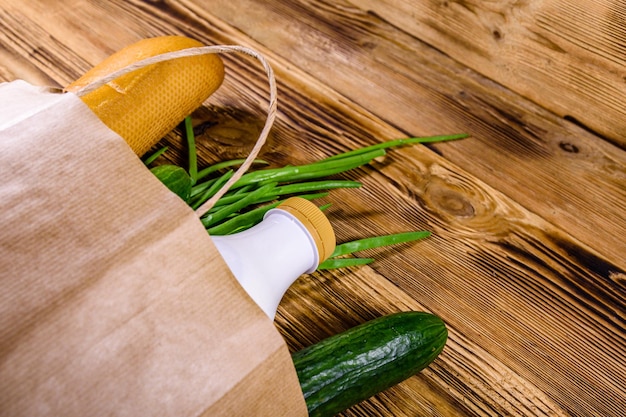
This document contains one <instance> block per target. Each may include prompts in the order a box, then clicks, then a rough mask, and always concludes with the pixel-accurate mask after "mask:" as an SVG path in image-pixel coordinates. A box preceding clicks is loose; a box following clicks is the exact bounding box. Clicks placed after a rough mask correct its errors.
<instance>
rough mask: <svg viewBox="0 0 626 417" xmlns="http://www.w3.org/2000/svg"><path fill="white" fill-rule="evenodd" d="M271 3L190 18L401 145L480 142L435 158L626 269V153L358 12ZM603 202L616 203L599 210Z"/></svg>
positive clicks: (228, 6)
mask: <svg viewBox="0 0 626 417" xmlns="http://www.w3.org/2000/svg"><path fill="white" fill-rule="evenodd" d="M274 3H275V4H274V6H273V7H272V8H269V10H267V8H266V7H264V6H263V5H261V4H259V3H257V2H255V1H252V0H242V1H241V2H238V4H237V5H235V4H234V3H233V2H229V1H222V0H215V1H212V2H211V7H210V8H209V7H208V3H204V4H205V7H204V8H200V7H195V8H193V7H192V8H191V11H193V12H194V13H197V14H199V15H200V16H206V19H211V17H210V15H209V14H208V13H207V12H206V11H205V10H211V13H212V14H216V15H219V17H220V18H222V19H224V20H225V21H226V22H227V23H228V24H229V25H232V26H235V27H237V28H242V30H245V31H247V33H248V34H249V36H251V37H253V38H255V39H256V40H258V41H259V42H261V43H262V44H263V46H264V47H266V48H268V49H269V50H271V51H272V53H273V54H277V55H280V57H282V58H283V59H284V60H286V61H287V62H289V63H291V64H294V65H298V66H300V67H301V68H303V69H304V70H305V71H307V72H308V73H310V74H311V75H313V76H314V77H315V78H318V79H321V80H324V83H325V84H327V85H329V86H331V87H332V88H333V89H336V90H337V91H338V92H340V93H341V94H342V95H345V96H347V97H348V98H349V99H351V100H353V101H355V102H356V103H358V104H360V105H361V106H363V107H364V108H367V109H368V110H369V111H372V112H373V113H375V114H376V115H377V116H379V117H381V118H383V119H384V120H392V121H393V124H394V126H396V127H398V128H399V129H400V130H401V131H402V133H400V135H403V136H406V135H409V136H410V135H425V134H439V133H441V132H468V133H470V134H471V135H472V137H473V138H472V140H468V141H461V142H458V143H455V144H453V145H452V146H448V145H446V146H444V147H440V146H436V147H435V148H437V149H438V151H439V152H442V153H444V155H445V157H446V158H447V159H449V160H451V161H453V162H454V163H455V164H457V165H458V166H460V167H462V168H463V169H465V170H467V171H468V172H471V173H472V174H473V175H475V176H477V177H478V178H480V179H481V180H483V181H485V182H487V183H488V184H490V185H491V186H493V187H494V188H496V189H498V190H500V191H503V192H505V193H506V194H507V195H509V196H510V197H511V198H514V199H516V200H517V201H518V202H520V203H521V204H523V205H524V206H525V207H527V208H528V209H529V210H532V211H533V212H535V213H538V214H540V215H541V216H543V217H544V218H546V219H547V220H549V221H550V222H553V223H555V224H557V225H559V226H560V227H563V228H566V229H567V230H568V231H569V232H570V233H572V234H573V235H574V236H576V237H577V238H579V239H581V240H585V237H586V236H588V235H589V234H590V233H601V234H603V235H604V238H603V239H601V240H593V241H590V242H589V244H591V245H596V244H597V245H602V247H600V246H598V247H596V249H597V250H599V251H601V252H602V253H605V254H607V255H608V256H610V257H611V259H612V260H613V261H616V262H617V261H619V260H621V259H624V257H625V256H626V249H625V248H624V246H625V245H624V244H623V238H622V236H623V235H624V234H626V222H625V221H624V214H623V213H624V212H626V186H624V184H626V153H624V151H622V150H620V149H619V148H616V147H615V146H612V145H611V144H609V143H607V142H605V141H604V140H602V139H601V138H599V137H597V136H595V135H593V134H590V133H589V132H587V131H585V130H584V129H582V128H580V127H579V126H577V125H575V124H573V123H571V122H568V121H566V120H563V119H562V118H560V117H557V116H555V115H554V114H552V113H549V112H547V111H545V110H544V109H542V108H541V107H539V106H537V105H535V104H533V103H532V102H530V101H528V100H524V99H523V98H521V97H520V96H519V95H517V94H515V93H514V92H512V91H510V90H506V89H502V88H500V86H498V85H496V84H494V83H493V82H492V81H491V80H487V79H485V78H483V77H481V76H479V75H478V74H476V73H474V72H473V71H468V70H467V68H465V67H463V66H462V65H459V64H458V63H456V62H455V61H453V60H451V59H449V58H448V57H445V56H443V55H442V54H441V53H440V52H438V51H435V50H433V49H432V48H430V47H428V46H427V45H424V44H423V43H422V42H419V41H418V40H416V39H414V38H411V37H409V36H407V35H406V34H405V33H403V32H401V31H399V30H397V29H396V28H394V27H392V26H390V25H388V24H386V23H385V22H383V21H381V20H380V19H377V18H376V17H373V16H371V15H368V14H364V13H363V12H361V11H360V10H359V9H357V8H354V7H352V8H350V7H349V6H350V3H347V2H339V3H337V2H334V3H333V4H332V5H329V4H325V3H321V4H320V3H319V2H306V1H303V2H298V3H295V2H274ZM244 4H245V7H243V5H244ZM239 6H242V8H243V9H241V8H240V7H239ZM190 7H191V6H190ZM252 22H253V23H252ZM270 26H271V27H270ZM277 28H278V29H277ZM373 140H374V141H379V140H381V138H374V139H373ZM363 141H364V142H366V141H367V139H364V140H363ZM548 160H549V161H550V162H549V163H547V162H546V161H548ZM581 189H582V190H585V193H581V192H580V191H579V190H581ZM596 190H598V193H596ZM607 193H609V194H611V196H610V197H608V199H609V200H610V201H612V202H613V203H612V204H608V205H607V204H602V200H603V198H607ZM581 212H584V213H588V216H585V217H581V216H580V213H581ZM605 238H606V239H605Z"/></svg>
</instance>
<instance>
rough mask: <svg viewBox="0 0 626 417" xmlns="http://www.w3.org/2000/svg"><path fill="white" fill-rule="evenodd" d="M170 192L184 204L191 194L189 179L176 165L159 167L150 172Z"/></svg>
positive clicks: (185, 172)
mask: <svg viewBox="0 0 626 417" xmlns="http://www.w3.org/2000/svg"><path fill="white" fill-rule="evenodd" d="M150 172H152V173H153V174H154V175H155V176H156V177H157V178H158V179H159V180H160V181H161V182H162V183H163V184H165V186H166V187H167V188H169V190H170V191H172V192H173V193H175V194H176V195H177V196H179V197H180V198H181V199H183V200H184V201H185V202H186V201H187V200H188V199H189V195H190V194H191V182H192V181H191V177H189V174H187V171H185V170H184V169H183V168H181V167H178V166H176V165H159V166H156V167H154V168H152V169H151V170H150Z"/></svg>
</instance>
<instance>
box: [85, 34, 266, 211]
mask: <svg viewBox="0 0 626 417" xmlns="http://www.w3.org/2000/svg"><path fill="white" fill-rule="evenodd" d="M225 53H243V54H246V55H250V56H252V57H253V58H256V59H257V60H258V61H259V62H260V63H261V64H262V65H263V68H264V69H265V73H266V75H267V78H268V80H269V90H270V97H269V106H268V110H267V119H266V121H265V125H264V126H263V130H261V133H260V134H259V138H258V139H257V141H256V143H255V144H254V147H253V148H252V150H251V151H250V153H249V154H248V156H247V157H246V159H245V160H244V162H243V163H242V164H241V166H240V167H239V168H238V169H237V171H235V173H234V174H233V176H232V177H231V178H230V179H229V180H228V181H227V182H226V183H225V184H224V185H223V186H222V188H220V189H219V191H217V193H215V195H214V196H213V197H211V198H210V199H209V200H207V201H206V202H205V203H204V204H202V205H201V206H200V207H198V208H197V209H196V215H197V216H198V217H202V216H203V215H204V214H205V213H206V212H207V211H209V210H210V209H211V208H212V207H213V206H214V205H215V203H216V202H217V201H218V200H219V199H220V198H221V197H222V196H223V195H224V194H225V193H226V192H227V191H228V190H229V189H230V187H232V186H233V184H235V182H237V181H238V180H239V179H240V178H241V177H242V176H243V174H245V173H246V171H247V170H248V169H249V168H250V166H251V165H252V163H253V162H254V160H255V159H256V157H257V156H258V154H259V152H260V151H261V148H262V147H263V145H264V144H265V142H266V140H267V137H268V135H269V132H270V130H271V128H272V125H273V124H274V119H275V118H276V108H277V101H278V99H277V93H276V79H275V77H274V71H273V70H272V67H271V66H270V65H269V63H268V62H267V60H266V59H265V57H264V56H263V55H261V54H260V53H259V52H257V51H255V50H254V49H250V48H247V47H245V46H239V45H215V46H200V47H195V48H187V49H181V50H178V51H173V52H166V53H163V54H159V55H155V56H153V57H150V58H146V59H142V60H140V61H137V62H134V63H132V64H130V65H128V66H126V67H124V68H122V69H119V70H117V71H114V72H112V73H111V74H109V75H107V76H105V77H102V78H100V79H98V80H96V81H93V82H91V83H89V84H87V85H86V86H84V87H82V88H81V89H79V90H77V91H75V92H74V94H76V95H77V96H79V97H80V96H84V95H86V94H89V93H91V92H93V91H94V90H96V89H98V88H100V87H102V86H103V85H105V84H107V83H109V82H111V81H113V80H115V79H116V78H118V77H121V76H123V75H126V74H128V73H130V72H133V71H135V70H138V69H141V68H144V67H146V66H148V65H152V64H157V63H159V62H164V61H169V60H172V59H176V58H184V57H190V56H198V55H206V54H225Z"/></svg>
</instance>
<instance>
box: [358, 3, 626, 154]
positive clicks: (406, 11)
mask: <svg viewBox="0 0 626 417" xmlns="http://www.w3.org/2000/svg"><path fill="white" fill-rule="evenodd" d="M355 4H358V6H359V7H360V8H363V9H364V10H368V11H372V12H374V13H376V14H378V15H380V16H382V17H383V18H384V19H386V20H388V21H389V22H391V23H393V24H394V25H396V26H398V27H400V28H402V30H405V31H407V32H409V33H411V34H413V35H415V36H417V37H418V38H420V39H422V40H423V41H424V42H427V43H429V44H431V45H433V46H434V47H436V48H437V49H439V50H441V51H443V52H445V53H446V54H448V55H450V56H451V57H452V58H454V59H455V60H457V61H459V62H461V63H462V64H464V65H467V66H468V67H469V68H472V69H473V70H475V71H477V72H479V73H481V74H483V75H486V76H487V77H489V78H490V79H493V80H494V81H496V82H499V83H501V84H502V85H504V86H505V87H507V88H510V89H512V90H513V91H515V92H517V93H519V94H521V95H523V96H524V97H528V98H530V99H531V100H533V101H534V102H537V103H539V104H540V105H541V106H543V107H545V108H547V109H548V110H550V111H552V112H554V113H556V114H558V115H559V116H562V117H568V118H571V119H573V120H576V121H578V122H579V123H581V124H582V125H584V126H586V127H588V128H589V129H591V130H593V131H595V132H598V133H599V134H600V135H603V136H605V137H607V138H608V139H609V140H610V141H612V142H613V143H615V144H618V145H619V146H621V147H622V148H624V147H625V146H626V107H625V106H624V103H625V102H626V4H625V3H624V2H622V1H614V0H602V1H594V2H588V1H585V0H574V1H571V0H552V1H533V0H529V1H504V2H481V1H471V0H470V1H465V0H461V1H455V0H451V1H447V0H444V1H441V0H431V1H397V0H388V1H367V0H366V1H361V2H357V3H355Z"/></svg>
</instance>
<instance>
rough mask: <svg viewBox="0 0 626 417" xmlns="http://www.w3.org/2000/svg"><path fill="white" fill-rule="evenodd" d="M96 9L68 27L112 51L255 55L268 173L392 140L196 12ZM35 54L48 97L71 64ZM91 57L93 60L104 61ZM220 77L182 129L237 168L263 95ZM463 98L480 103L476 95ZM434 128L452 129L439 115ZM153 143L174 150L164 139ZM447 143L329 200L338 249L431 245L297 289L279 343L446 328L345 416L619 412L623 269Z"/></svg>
mask: <svg viewBox="0 0 626 417" xmlns="http://www.w3.org/2000/svg"><path fill="white" fill-rule="evenodd" d="M109 4H111V5H112V6H111V7H112V8H116V7H117V8H118V9H116V10H113V9H112V10H111V11H110V15H107V14H101V12H99V11H97V10H98V9H89V6H88V5H87V6H85V8H84V9H79V10H80V12H77V13H79V14H81V13H92V15H91V16H90V21H98V22H100V23H99V24H101V25H103V26H106V27H107V28H108V30H109V31H110V32H111V33H115V32H116V30H117V29H116V28H117V27H120V28H121V27H135V28H136V29H135V30H137V32H136V34H131V35H129V36H128V37H124V36H123V35H121V36H120V39H117V38H116V39H117V40H115V41H112V42H120V43H124V42H126V41H127V40H129V39H131V38H133V37H141V36H142V35H141V33H143V32H144V31H147V32H150V31H154V32H157V33H158V32H159V30H163V31H169V30H172V28H174V29H173V30H174V31H176V32H183V33H190V34H193V35H197V37H198V38H200V39H201V40H203V41H205V42H207V43H240V44H247V45H251V46H254V47H257V48H258V49H260V50H261V51H262V52H263V53H265V54H267V55H268V57H270V58H271V60H272V62H273V63H274V65H275V69H276V71H277V76H278V79H279V82H280V97H281V104H280V109H281V113H280V116H279V121H278V124H277V126H276V129H275V131H274V134H273V136H272V138H271V140H270V143H269V145H268V148H267V149H266V150H265V151H264V155H263V156H264V157H265V158H267V159H269V160H270V161H272V162H273V163H275V164H285V163H298V162H304V161H311V160H314V159H317V158H318V157H321V156H323V155H328V154H330V153H333V152H336V151H339V150H345V149H348V148H351V147H354V146H357V145H362V144H365V143H373V142H377V141H380V140H382V139H389V138H393V137H397V136H398V135H401V134H403V132H401V131H400V130H398V129H396V128H394V127H393V126H392V124H390V123H386V122H385V121H384V120H383V119H381V118H379V117H377V116H376V115H375V114H373V113H371V112H369V111H368V110H367V109H366V108H364V107H361V106H359V105H358V104H355V103H354V102H353V101H352V100H350V99H349V98H346V97H345V96H344V95H341V94H338V93H337V91H335V89H333V88H329V87H328V86H326V85H324V83H322V82H320V81H319V79H317V78H312V77H310V76H309V75H307V74H306V73H305V72H303V71H302V70H301V69H299V68H297V67H296V66H295V64H294V62H293V60H291V59H289V58H291V56H289V54H286V53H285V51H282V50H280V51H278V52H276V51H273V50H272V49H271V48H269V49H268V48H267V47H265V46H263V45H261V44H259V43H257V42H256V41H255V40H253V39H251V38H248V37H246V36H244V35H242V33H241V31H240V30H238V29H236V28H233V27H231V26H229V25H227V24H224V23H223V22H222V21H220V20H219V19H216V18H215V17H214V16H213V15H211V14H209V13H206V12H203V13H200V12H199V11H198V10H195V16H194V13H191V12H190V11H189V10H186V9H185V8H184V7H179V5H178V6H177V7H176V8H174V9H172V10H168V9H167V7H168V6H166V5H164V4H163V3H160V4H159V5H158V6H151V5H144V4H138V5H137V6H133V5H132V4H130V5H129V3H126V2H109ZM19 5H20V7H22V9H21V10H22V12H23V13H27V12H28V10H27V9H25V8H24V7H25V6H24V5H22V4H19ZM266 5H267V7H268V10H271V9H272V8H273V7H276V4H275V3H274V2H272V3H267V4H266ZM2 7H4V5H2ZM158 7H161V8H162V9H160V10H159V9H158ZM127 8H130V9H127ZM90 10H92V11H90ZM131 11H132V13H131ZM23 17H24V18H27V20H29V19H31V17H30V16H28V17H27V15H26V14H25V15H23ZM73 18H75V16H73V15H72V12H71V11H69V12H65V15H64V17H63V18H62V19H59V20H58V21H54V22H43V21H39V22H38V23H37V24H38V25H41V27H42V28H45V32H46V33H56V34H61V33H63V32H64V30H63V29H62V27H63V26H64V25H66V24H69V23H68V22H65V21H64V19H68V20H72V19H73ZM32 19H39V17H37V16H35V17H32ZM269 19H270V21H271V20H272V19H271V17H270V18H269ZM42 20H45V19H42ZM275 23H276V22H274V24H275ZM121 33H122V34H123V33H124V31H121ZM23 36H25V37H28V34H27V33H26V34H24V35H23ZM63 36H68V35H67V34H65V35H63ZM76 38H78V39H79V41H76ZM81 39H82V37H81V36H77V35H76V34H74V35H73V38H72V41H71V42H74V45H73V46H72V48H71V49H72V52H71V54H77V55H79V56H81V57H83V56H85V55H83V51H84V53H85V54H86V53H87V52H86V51H87V50H89V49H91V48H94V45H93V44H91V42H92V41H93V40H91V39H90V40H85V39H83V40H81ZM342 39H343V38H342ZM38 42H39V41H38V40H37V39H35V38H29V42H28V45H30V47H29V48H20V47H19V46H15V48H14V49H12V50H11V55H13V54H18V55H21V56H22V57H23V59H25V60H27V58H28V56H29V53H30V51H31V50H32V47H33V46H36V45H37V44H38ZM68 42H70V41H68ZM60 43H61V44H63V45H65V43H64V41H60ZM12 45H15V44H12ZM113 48H115V47H113ZM96 49H97V48H96ZM47 52H48V53H47V54H46V56H49V57H50V58H48V59H49V61H50V62H54V61H57V60H58V61H65V62H67V67H68V68H67V69H66V70H63V71H67V73H65V74H64V75H60V76H56V77H57V78H56V79H58V80H60V81H59V83H62V81H63V79H65V78H67V79H72V77H73V76H74V74H73V72H79V69H80V67H81V66H83V65H84V63H85V61H86V60H85V59H84V58H83V59H81V60H78V61H76V62H75V61H72V60H71V54H70V52H69V51H68V48H58V49H51V50H49V51H47ZM91 53H93V54H95V55H97V54H102V55H103V56H106V54H107V53H106V52H105V51H104V50H103V49H97V52H96V53H94V52H91ZM283 55H284V56H283ZM96 62H97V60H96ZM334 62H336V61H333V63H334ZM94 63H95V62H94ZM305 64H306V62H305ZM309 64H310V66H309V67H307V66H306V65H300V66H301V67H302V68H304V69H305V70H310V68H311V67H314V65H313V64H315V63H311V62H309ZM315 65H319V64H315ZM228 68H229V76H228V80H227V82H226V84H225V85H224V86H223V90H222V91H220V93H219V94H217V95H216V96H215V97H214V98H212V100H211V103H212V104H213V106H214V107H212V108H211V110H212V111H205V112H199V113H198V114H197V115H196V117H197V120H196V122H197V123H204V124H205V126H206V129H204V133H203V134H202V135H200V138H199V140H200V143H201V146H202V157H203V159H206V160H210V159H214V158H221V157H223V156H226V157H232V156H235V155H237V154H244V153H245V152H246V150H247V149H248V146H247V145H249V144H250V142H251V141H252V140H253V139H254V133H255V131H256V130H258V129H257V127H258V123H259V120H262V118H263V108H262V104H264V103H265V99H266V92H265V80H264V79H263V77H262V76H260V71H259V69H258V68H257V67H256V66H255V65H254V63H250V62H249V61H246V60H243V59H242V60H240V59H229V60H228ZM48 71H52V69H49V70H48ZM461 72H462V71H461ZM377 74H378V73H377V72H375V73H374V75H372V77H378V76H379V75H377ZM384 74H385V73H383V75H384ZM456 75H458V74H455V76H456ZM453 79H454V77H450V78H449V79H448V81H450V82H452V81H453ZM324 81H329V80H326V79H325V80H324ZM441 84H442V85H443V84H445V82H443V81H442V82H441ZM354 85H357V83H355V84H354ZM369 85H370V84H368V86H369ZM355 88H356V87H355ZM437 88H441V85H439V84H438V85H437ZM485 89H486V87H485ZM472 92H473V93H474V94H476V95H477V96H478V97H481V98H482V97H483V96H482V94H483V90H482V89H479V90H477V92H474V90H472ZM364 93H367V92H364ZM432 94H433V95H434V94H435V93H434V92H432ZM442 95H443V94H442ZM260 105H261V106H260ZM439 105H440V106H441V105H442V104H439ZM444 114H445V115H446V117H445V118H448V119H453V120H454V117H453V114H454V113H444ZM523 114H524V117H526V113H523ZM445 118H444V117H442V118H440V119H438V120H442V121H445V120H444V119H445ZM474 120H475V119H474ZM488 120H489V121H491V119H488ZM496 121H497V119H496ZM214 123H217V124H215V125H214ZM392 123H393V124H395V123H396V122H395V119H394V120H392ZM476 123H478V122H476ZM481 123H482V122H481ZM452 124H453V123H451V122H450V121H448V122H447V124H444V127H449V126H451V125H452ZM212 125H214V126H212ZM502 125H503V123H502V122H501V121H500V122H499V124H498V126H502ZM553 128H559V126H558V125H556V127H553ZM424 130H426V129H424ZM485 132H486V133H485V134H484V135H485V141H486V142H488V141H489V140H490V139H493V138H494V137H497V135H493V136H489V135H488V134H487V132H489V133H490V134H492V133H493V132H494V131H492V130H486V131H485ZM437 133H441V132H440V131H439V132H437ZM213 139H215V141H213V142H212V140H213ZM468 142H469V141H468ZM168 143H170V144H171V145H173V148H174V149H179V150H180V149H181V145H180V143H179V142H177V141H176V138H175V137H172V138H169V142H168ZM462 143H463V142H459V143H458V144H452V143H451V144H446V145H441V146H439V147H437V148H436V149H437V150H438V151H443V153H444V156H445V158H444V157H441V156H438V155H437V154H436V153H435V152H432V151H431V150H429V149H427V148H425V147H416V148H407V149H402V150H399V151H394V152H392V153H391V154H390V155H389V156H388V157H387V158H385V159H384V160H381V161H379V162H378V163H376V164H373V165H372V166H370V167H368V168H366V169H364V170H359V171H357V172H355V173H353V174H351V176H353V177H354V176H356V177H358V178H359V179H361V180H363V181H364V183H365V187H364V188H363V189H362V190H352V191H344V192H338V193H335V194H334V195H333V197H332V201H333V202H334V203H335V206H336V208H333V209H332V211H331V212H330V216H331V220H332V221H333V224H334V225H335V227H336V229H337V231H338V234H339V237H340V239H342V240H345V239H349V238H354V237H358V236H359V235H361V234H364V233H371V234H379V233H389V232H395V231H402V230H407V229H415V228H425V229H429V230H432V231H433V232H434V237H433V238H432V239H429V240H427V241H424V242H420V243H417V244H414V245H406V246H403V247H401V248H397V249H396V250H393V251H382V252H376V255H377V257H379V258H380V261H379V262H377V263H376V264H374V265H373V266H372V267H371V268H369V267H366V268H359V269H354V270H347V271H342V272H337V273H320V274H314V275H312V276H310V277H305V278H304V279H302V280H300V281H299V282H298V284H297V285H296V286H294V287H293V288H292V290H291V291H290V293H289V294H288V295H287V297H286V299H285V300H284V303H283V305H282V306H281V318H280V319H279V325H281V331H282V332H283V334H284V335H285V337H286V339H287V340H288V342H289V344H290V346H291V347H292V348H297V347H300V346H303V345H304V344H307V343H310V342H312V341H315V340H319V339H320V338H321V337H324V336H327V335H329V334H332V333H335V332H336V331H339V330H342V329H345V328H348V327H350V326H352V325H354V324H356V323H358V322H361V321H363V320H365V319H367V318H371V317H374V316H377V315H380V314H383V313H386V312H389V311H396V310H402V309H427V310H430V311H434V312H436V313H437V314H440V315H441V316H442V317H443V318H444V319H445V320H446V322H447V323H448V325H449V327H450V330H451V342H450V344H449V345H448V347H447V349H446V350H445V351H444V354H443V355H442V356H441V357H440V359H439V360H438V361H437V362H436V364H434V365H433V367H431V368H430V369H429V370H428V371H427V372H424V373H422V374H420V375H419V376H418V377H416V378H413V379H411V380H410V381H407V383H405V384H402V385H401V386H399V387H397V388H396V389H394V390H391V391H390V392H388V393H384V394H382V395H380V396H378V397H377V398H376V399H373V400H372V401H369V402H367V403H366V404H363V405H360V406H359V407H355V409H354V410H351V411H350V412H348V413H346V415H398V416H402V415H415V413H416V411H417V410H419V411H425V412H430V413H431V414H436V413H439V414H441V415H451V414H452V415H564V414H567V413H569V414H580V415H584V414H599V415H608V416H611V415H615V416H617V415H619V414H618V413H619V412H620V411H621V409H623V408H624V407H626V404H624V400H623V398H622V397H621V394H622V393H623V391H624V389H625V388H626V387H625V386H624V381H623V378H622V377H621V376H622V375H623V374H624V371H625V369H624V363H623V359H622V358H623V356H622V352H623V350H624V347H626V341H625V340H624V336H623V332H622V330H623V328H624V322H625V320H626V318H625V317H624V312H623V303H624V291H625V290H624V275H623V274H624V264H623V258H621V259H620V260H619V262H611V261H610V260H609V259H607V258H606V257H605V256H604V255H603V254H602V252H598V251H597V250H594V249H593V248H592V247H589V246H587V245H585V244H582V243H580V242H579V241H577V240H576V239H575V238H572V237H571V236H569V234H568V233H567V232H565V231H564V230H562V229H560V228H558V227H555V226H553V225H552V224H551V223H550V222H546V221H545V220H544V219H543V218H542V217H541V216H537V215H536V214H534V213H533V212H531V211H529V210H528V209H526V208H524V207H523V206H521V205H520V204H518V203H516V202H515V201H514V200H513V199H511V198H510V197H508V196H507V195H506V193H502V192H499V191H498V190H496V189H494V188H493V187H492V186H490V185H489V184H487V183H486V182H485V181H481V180H479V179H477V178H476V177H475V176H473V175H472V174H471V173H469V172H467V170H465V171H464V170H462V169H459V168H458V167H457V166H455V164H454V163H452V162H450V161H449V160H447V159H448V156H447V155H445V152H446V149H447V148H449V147H452V146H459V145H460V144H462ZM546 159H547V160H550V158H548V157H546ZM609 191H611V190H609ZM390 207H392V208H393V207H396V208H397V209H396V210H390ZM585 213H587V212H586V211H585ZM356 225H358V227H357V226H356ZM600 239H602V241H604V239H605V237H604V236H602V235H600ZM618 241H619V240H618Z"/></svg>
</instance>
